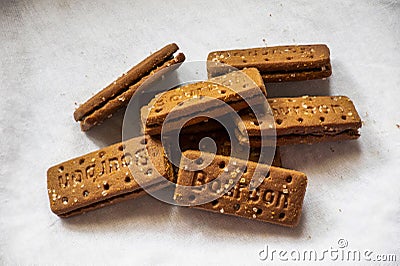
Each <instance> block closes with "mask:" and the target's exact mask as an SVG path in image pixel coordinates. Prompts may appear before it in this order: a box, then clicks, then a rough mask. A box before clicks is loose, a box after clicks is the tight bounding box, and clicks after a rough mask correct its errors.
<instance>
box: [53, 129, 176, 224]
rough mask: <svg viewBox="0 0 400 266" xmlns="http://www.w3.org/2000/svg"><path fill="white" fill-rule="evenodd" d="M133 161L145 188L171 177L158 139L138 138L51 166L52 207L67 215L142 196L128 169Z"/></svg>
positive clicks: (57, 212) (58, 213)
mask: <svg viewBox="0 0 400 266" xmlns="http://www.w3.org/2000/svg"><path fill="white" fill-rule="evenodd" d="M132 151H133V152H132ZM149 161H151V162H152V164H153V165H152V166H151V165H150V163H149ZM132 164H133V165H136V166H137V168H139V169H140V171H141V172H142V173H141V174H142V175H145V176H146V180H144V182H143V183H142V184H141V185H143V186H145V187H149V188H157V189H160V188H161V187H162V184H163V183H167V182H164V181H165V179H164V178H166V179H168V180H170V181H172V180H173V171H172V166H171V165H170V164H169V163H168V159H167V158H166V156H165V152H164V149H163V147H162V144H161V142H160V141H159V140H157V139H154V138H151V137H149V136H145V137H137V138H133V139H130V140H128V141H125V142H122V143H117V144H114V145H111V146H109V147H106V148H103V149H100V150H98V151H95V152H92V153H89V154H87V155H84V156H81V157H78V158H75V159H72V160H69V161H66V162H64V163H61V164H58V165H55V166H53V167H51V168H50V169H49V170H48V171H47V188H48V193H49V200H50V208H51V210H52V211H53V212H54V213H55V214H57V215H59V216H61V217H68V216H72V215H75V214H80V213H83V212H86V211H89V210H92V209H97V208H100V207H102V206H105V205H109V204H111V203H113V202H119V201H121V200H123V199H130V198H135V197H138V196H140V195H143V194H144V192H142V191H143V188H142V187H141V186H140V185H139V184H138V183H137V182H136V180H135V178H134V177H133V176H132V174H131V171H130V169H129V166H130V165H132ZM153 168H154V169H153ZM135 169H136V168H135ZM157 172H158V173H159V174H160V175H158V173H157Z"/></svg>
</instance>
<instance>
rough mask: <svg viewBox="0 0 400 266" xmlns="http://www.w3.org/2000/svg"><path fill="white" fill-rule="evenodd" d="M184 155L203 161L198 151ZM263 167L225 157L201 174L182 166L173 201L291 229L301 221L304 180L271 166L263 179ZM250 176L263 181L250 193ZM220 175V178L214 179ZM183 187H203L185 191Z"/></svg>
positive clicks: (301, 177)
mask: <svg viewBox="0 0 400 266" xmlns="http://www.w3.org/2000/svg"><path fill="white" fill-rule="evenodd" d="M184 155H185V156H186V157H187V158H189V159H191V160H195V163H197V162H198V161H199V159H202V158H200V157H199V156H200V153H199V152H198V151H186V152H185V153H184ZM230 160H233V162H232V164H231V165H232V168H231V169H228V165H229V161H230ZM256 167H257V168H256ZM266 167H268V166H266V165H259V164H257V163H255V162H250V161H249V162H246V161H242V160H236V159H234V158H230V157H227V156H216V157H215V158H214V160H213V161H212V162H211V164H209V165H208V166H206V167H205V168H203V169H202V170H200V171H189V170H185V169H187V168H188V167H187V166H186V167H185V166H183V165H181V167H180V170H179V173H178V179H177V184H179V185H181V187H177V188H176V190H175V195H174V199H175V201H176V202H178V203H181V204H185V205H188V206H191V207H193V208H197V209H202V210H207V211H212V212H216V213H222V214H229V215H234V216H239V217H244V218H249V219H254V220H258V221H263V222H269V223H274V224H278V225H283V226H289V227H294V226H296V225H297V224H298V223H299V221H300V216H301V211H302V205H303V199H304V195H305V192H306V187H307V177H306V175H305V174H303V173H301V172H298V171H294V170H287V169H283V168H278V167H273V166H271V167H270V168H269V172H268V173H267V174H266V176H263V175H262V173H263V172H264V171H266ZM189 168H190V167H189ZM242 173H243V175H241V176H240V178H239V182H238V183H237V184H235V185H234V186H233V187H232V185H233V182H232V178H233V177H236V176H237V175H239V174H242ZM253 175H254V176H255V177H256V178H257V179H259V180H260V181H262V182H261V184H260V185H259V186H258V187H257V188H256V189H254V190H249V183H250V180H252V178H253ZM219 176H221V179H219V180H215V179H216V178H217V177H219ZM221 180H222V181H221ZM185 186H198V187H199V186H202V187H200V188H201V189H196V188H195V189H186V188H185ZM230 187H232V188H230ZM229 188H230V189H229ZM221 192H223V193H224V194H223V195H222V196H221V197H220V198H218V199H215V200H213V201H211V202H209V203H205V204H201V205H197V204H198V203H197V202H200V201H201V200H204V197H205V196H210V195H214V194H217V195H218V193H221Z"/></svg>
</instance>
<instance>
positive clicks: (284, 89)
mask: <svg viewBox="0 0 400 266" xmlns="http://www.w3.org/2000/svg"><path fill="white" fill-rule="evenodd" d="M265 86H266V88H267V94H268V98H273V97H298V96H303V95H311V96H326V95H330V81H329V78H328V79H326V80H322V79H318V80H306V81H296V82H281V83H266V84H265Z"/></svg>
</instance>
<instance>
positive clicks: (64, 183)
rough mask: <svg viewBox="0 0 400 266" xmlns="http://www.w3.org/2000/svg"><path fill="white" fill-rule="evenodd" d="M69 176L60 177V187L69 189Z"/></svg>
mask: <svg viewBox="0 0 400 266" xmlns="http://www.w3.org/2000/svg"><path fill="white" fill-rule="evenodd" d="M68 179H69V178H68V174H65V175H61V176H59V177H58V184H59V185H60V188H65V187H68V186H69V184H68Z"/></svg>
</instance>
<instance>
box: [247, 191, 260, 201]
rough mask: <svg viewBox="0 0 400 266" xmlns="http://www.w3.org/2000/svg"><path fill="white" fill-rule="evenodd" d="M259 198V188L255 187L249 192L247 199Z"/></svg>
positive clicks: (256, 199)
mask: <svg viewBox="0 0 400 266" xmlns="http://www.w3.org/2000/svg"><path fill="white" fill-rule="evenodd" d="M259 199H260V189H259V188H256V189H254V190H252V191H251V193H250V195H249V200H251V201H254V202H256V201H258V200H259Z"/></svg>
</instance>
